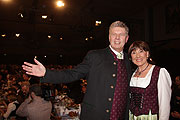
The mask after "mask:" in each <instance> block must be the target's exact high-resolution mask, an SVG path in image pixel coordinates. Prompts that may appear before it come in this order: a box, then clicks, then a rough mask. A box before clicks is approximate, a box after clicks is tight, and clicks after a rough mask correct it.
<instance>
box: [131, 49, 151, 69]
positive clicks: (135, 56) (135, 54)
mask: <svg viewBox="0 0 180 120" xmlns="http://www.w3.org/2000/svg"><path fill="white" fill-rule="evenodd" d="M148 57H149V52H148V51H144V50H143V49H140V48H136V49H134V50H133V51H132V52H131V58H132V62H133V63H134V64H135V65H137V66H138V67H140V66H143V65H146V64H147V63H148V61H147V59H148Z"/></svg>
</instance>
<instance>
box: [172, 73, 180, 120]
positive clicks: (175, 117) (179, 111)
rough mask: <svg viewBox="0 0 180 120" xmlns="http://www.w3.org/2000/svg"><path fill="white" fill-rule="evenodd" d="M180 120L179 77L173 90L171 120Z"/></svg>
mask: <svg viewBox="0 0 180 120" xmlns="http://www.w3.org/2000/svg"><path fill="white" fill-rule="evenodd" d="M179 119H180V76H177V77H176V78H175V83H174V85H173V88H172V99H171V116H170V120H179Z"/></svg>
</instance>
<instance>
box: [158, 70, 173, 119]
mask: <svg viewBox="0 0 180 120" xmlns="http://www.w3.org/2000/svg"><path fill="white" fill-rule="evenodd" d="M171 84H172V81H171V77H170V75H169V73H168V71H167V70H166V69H165V68H161V69H160V73H159V79H158V102H159V120H169V115H170V100H171Z"/></svg>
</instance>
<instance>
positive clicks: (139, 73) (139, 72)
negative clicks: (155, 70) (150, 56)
mask: <svg viewBox="0 0 180 120" xmlns="http://www.w3.org/2000/svg"><path fill="white" fill-rule="evenodd" d="M148 66H149V63H148V65H147V66H146V67H145V68H144V69H143V70H142V71H139V68H138V69H137V77H139V76H140V75H141V73H142V72H144V71H145V70H146V69H147V68H148Z"/></svg>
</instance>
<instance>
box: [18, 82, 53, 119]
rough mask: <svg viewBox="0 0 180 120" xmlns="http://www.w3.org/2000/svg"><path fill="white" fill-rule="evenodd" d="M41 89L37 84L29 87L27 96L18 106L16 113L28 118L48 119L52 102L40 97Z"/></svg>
mask: <svg viewBox="0 0 180 120" xmlns="http://www.w3.org/2000/svg"><path fill="white" fill-rule="evenodd" d="M42 96H43V95H42V89H41V86H40V85H38V84H34V85H32V86H30V88H29V97H28V98H27V99H26V100H25V101H24V102H23V103H22V104H21V105H20V106H19V108H18V109H17V111H16V114H17V115H19V116H22V117H27V119H28V120H50V115H51V110H52V104H51V102H50V101H46V100H44V98H42Z"/></svg>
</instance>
